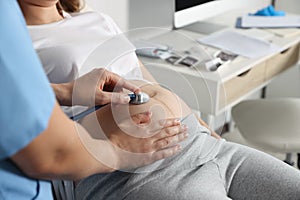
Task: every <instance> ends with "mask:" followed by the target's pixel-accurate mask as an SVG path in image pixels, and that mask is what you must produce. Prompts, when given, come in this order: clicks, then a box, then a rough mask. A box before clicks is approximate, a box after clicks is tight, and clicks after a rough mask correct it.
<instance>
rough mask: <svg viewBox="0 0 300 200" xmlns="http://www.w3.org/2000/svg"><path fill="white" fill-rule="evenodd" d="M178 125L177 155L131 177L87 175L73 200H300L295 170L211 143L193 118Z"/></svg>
mask: <svg viewBox="0 0 300 200" xmlns="http://www.w3.org/2000/svg"><path fill="white" fill-rule="evenodd" d="M183 123H185V124H187V125H188V127H189V135H190V137H189V139H188V140H187V141H185V142H183V143H182V146H183V147H184V148H183V150H182V152H181V153H179V154H178V155H176V156H174V157H172V158H168V159H165V160H163V161H159V162H156V163H154V164H152V165H149V166H146V167H143V168H139V169H137V170H136V173H128V172H121V171H117V172H114V173H110V174H97V175H94V176H91V177H88V178H86V179H84V180H82V181H81V182H80V183H79V184H78V185H77V187H76V190H75V196H76V198H77V199H80V200H81V199H101V200H110V199H112V200H119V199H124V200H152V199H153V200H185V199H186V200H194V199H195V200H196V199H207V200H222V199H237V200H238V199H241V200H247V199H249V200H260V199H261V200H266V199H268V200H271V199H276V200H297V199H299V200H300V171H298V170H296V169H294V168H292V167H290V166H288V165H287V164H285V163H284V162H282V161H280V160H278V159H276V158H273V157H272V156H270V155H267V154H265V153H262V152H260V151H257V150H254V149H252V148H248V147H245V146H242V145H239V144H234V143H230V142H226V141H224V140H216V139H215V138H213V137H211V136H209V135H208V134H207V130H206V129H205V128H204V127H202V126H201V125H200V124H199V123H198V121H197V119H196V118H195V117H194V116H193V115H190V116H188V117H187V118H185V119H184V120H183Z"/></svg>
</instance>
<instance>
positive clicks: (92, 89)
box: [52, 68, 141, 106]
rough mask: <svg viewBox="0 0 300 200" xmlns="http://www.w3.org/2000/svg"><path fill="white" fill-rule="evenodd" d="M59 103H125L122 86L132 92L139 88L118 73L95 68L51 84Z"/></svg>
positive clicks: (83, 104) (70, 104)
mask: <svg viewBox="0 0 300 200" xmlns="http://www.w3.org/2000/svg"><path fill="white" fill-rule="evenodd" d="M52 88H53V89H54V92H55V95H56V98H57V100H58V102H59V103H60V105H65V106H72V105H82V106H95V105H104V104H107V103H111V102H112V103H116V104H127V103H128V102H129V101H130V98H129V96H128V95H126V94H123V93H121V92H122V90H123V88H125V89H127V90H130V91H132V92H134V93H139V92H141V90H140V88H139V87H137V86H135V85H133V84H131V83H130V82H128V81H127V80H125V79H123V78H122V77H120V76H119V75H117V74H115V73H112V72H109V71H107V70H105V69H103V68H97V69H94V70H92V71H91V72H89V73H87V74H85V75H84V76H81V77H79V78H78V79H76V80H74V81H72V82H69V83H63V84H52Z"/></svg>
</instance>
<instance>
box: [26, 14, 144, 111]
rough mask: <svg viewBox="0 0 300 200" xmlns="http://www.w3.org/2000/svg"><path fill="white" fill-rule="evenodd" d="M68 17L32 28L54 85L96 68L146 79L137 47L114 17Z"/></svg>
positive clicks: (32, 34)
mask: <svg viewBox="0 0 300 200" xmlns="http://www.w3.org/2000/svg"><path fill="white" fill-rule="evenodd" d="M64 14H65V18H64V19H63V20H61V21H59V22H55V23H50V24H45V25H37V26H28V29H29V33H30V35H31V38H32V41H33V45H34V48H35V49H36V51H37V53H38V55H39V57H40V60H41V62H42V64H43V67H44V70H45V72H46V74H47V76H48V78H49V81H50V82H51V83H65V82H69V81H71V80H74V79H75V78H76V77H78V76H79V75H82V74H85V73H87V72H89V71H91V70H92V69H93V68H95V67H103V68H106V69H107V70H109V71H112V72H114V73H117V74H119V75H120V76H122V77H124V78H127V79H142V73H141V70H140V68H139V62H138V59H137V56H136V54H135V47H134V46H133V45H132V44H131V43H130V42H129V41H128V39H127V38H126V36H124V34H122V32H121V31H120V29H119V28H118V27H117V25H116V24H115V23H114V22H113V20H112V19H111V18H110V17H108V16H106V15H104V14H101V13H97V12H86V13H78V14H72V15H70V14H67V13H64ZM66 113H67V114H68V115H71V113H70V112H69V111H66ZM76 113H77V112H76ZM73 114H74V113H73Z"/></svg>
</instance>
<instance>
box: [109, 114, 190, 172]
mask: <svg viewBox="0 0 300 200" xmlns="http://www.w3.org/2000/svg"><path fill="white" fill-rule="evenodd" d="M150 119H151V113H150V112H146V113H141V114H137V115H134V116H132V120H133V121H134V123H136V124H137V126H134V127H133V128H132V131H133V132H134V133H133V134H134V135H133V134H132V133H130V135H129V134H126V133H120V131H118V132H117V133H115V134H114V133H109V135H107V137H108V139H109V140H110V142H111V143H112V145H113V146H114V149H115V152H116V155H117V161H116V163H117V164H116V165H117V168H118V169H131V168H136V167H140V166H144V165H147V164H151V163H153V162H155V161H157V160H160V159H164V158H167V157H170V156H173V155H175V154H176V153H178V152H179V151H180V149H181V147H180V145H179V144H178V143H179V142H181V141H183V140H185V139H186V138H187V137H188V134H187V127H186V126H185V125H182V124H181V123H180V121H179V120H178V119H166V120H163V121H158V122H154V123H152V125H151V126H149V122H150ZM129 120H131V119H128V121H127V120H125V121H124V122H123V123H122V124H120V125H119V126H120V128H121V129H122V128H124V129H126V128H128V127H127V126H132V121H129ZM133 129H134V130H133Z"/></svg>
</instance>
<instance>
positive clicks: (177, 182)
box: [125, 161, 230, 200]
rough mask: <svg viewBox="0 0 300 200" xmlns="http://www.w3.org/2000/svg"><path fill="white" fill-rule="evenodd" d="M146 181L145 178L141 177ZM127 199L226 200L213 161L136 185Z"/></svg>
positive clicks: (223, 188) (221, 181) (160, 175)
mask: <svg viewBox="0 0 300 200" xmlns="http://www.w3.org/2000/svg"><path fill="white" fill-rule="evenodd" d="M144 181H145V180H144ZM125 199H126V200H136V199H139V200H153V199H155V200H183V199H188V200H199V199H201V200H226V199H230V198H228V197H227V194H226V190H225V187H224V181H223V180H222V179H221V176H220V173H219V167H218V165H217V164H216V163H215V162H214V161H210V162H208V163H206V164H205V165H202V166H199V167H196V168H190V169H183V168H181V169H176V170H175V169H173V170H172V171H169V170H168V171H164V172H161V173H160V174H156V178H153V179H151V181H149V182H144V184H142V185H139V186H138V187H136V188H134V190H132V191H131V192H130V193H128V194H127V195H126V196H125Z"/></svg>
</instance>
